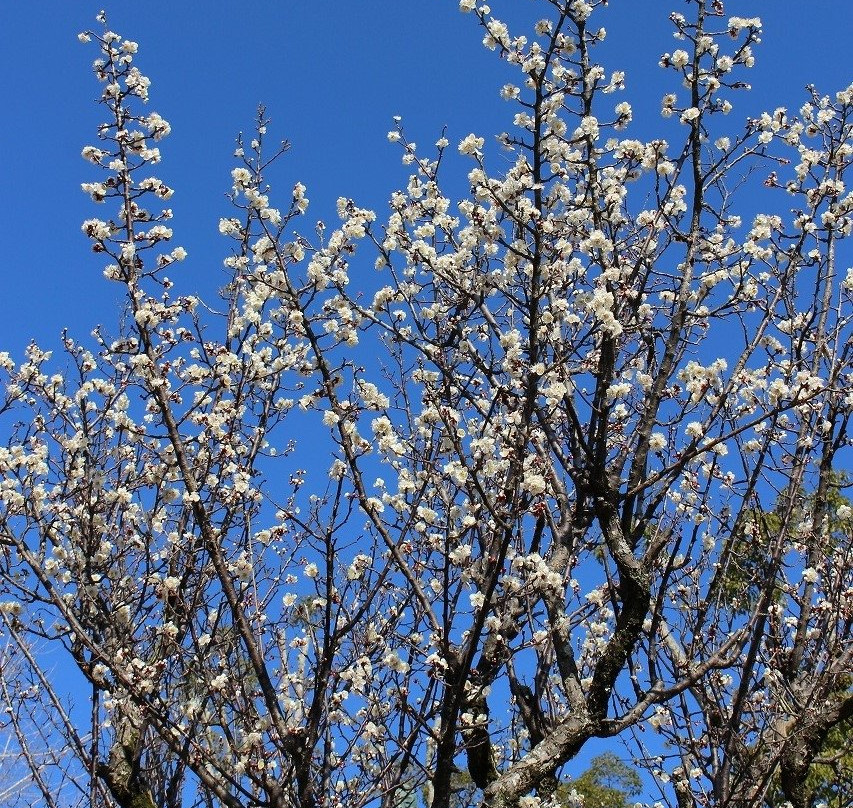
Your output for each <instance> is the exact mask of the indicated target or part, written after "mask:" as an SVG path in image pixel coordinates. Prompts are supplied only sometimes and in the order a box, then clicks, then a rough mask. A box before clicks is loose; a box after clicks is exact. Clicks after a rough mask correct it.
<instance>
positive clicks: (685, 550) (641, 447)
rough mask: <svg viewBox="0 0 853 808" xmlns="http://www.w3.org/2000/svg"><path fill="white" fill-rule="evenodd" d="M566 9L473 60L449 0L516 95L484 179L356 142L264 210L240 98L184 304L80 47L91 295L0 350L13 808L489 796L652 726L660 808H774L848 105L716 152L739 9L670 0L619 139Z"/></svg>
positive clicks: (822, 475)
mask: <svg viewBox="0 0 853 808" xmlns="http://www.w3.org/2000/svg"><path fill="white" fill-rule="evenodd" d="M602 4H603V3H602V2H582V0H572V2H561V1H560V0H548V1H545V0H542V2H539V3H538V9H539V12H538V13H539V14H540V15H541V18H540V19H538V20H536V19H533V20H532V21H531V24H530V26H529V29H528V30H524V31H512V30H509V28H508V26H507V25H506V24H504V23H503V22H501V21H500V20H499V19H497V18H496V17H495V16H493V13H492V11H491V10H490V9H489V8H488V7H486V6H485V5H482V6H477V5H476V4H475V3H474V2H473V0H462V2H461V3H460V7H461V9H462V10H463V11H467V12H469V13H470V15H471V17H472V18H473V21H474V23H475V24H479V25H480V26H481V28H482V30H483V35H484V44H485V45H486V47H488V48H489V49H491V50H493V51H494V52H495V54H496V56H499V57H500V58H502V59H504V60H505V61H506V62H507V63H508V64H509V65H510V66H511V67H512V68H513V69H515V71H516V75H517V80H516V82H515V83H514V84H507V85H506V86H504V87H503V89H502V91H501V94H502V96H503V98H504V99H505V100H506V101H507V102H508V104H509V105H510V107H511V110H512V111H511V112H510V113H509V115H510V118H511V121H512V127H511V128H510V129H509V130H508V131H507V132H506V133H503V134H500V135H499V136H498V138H497V141H498V144H499V145H500V146H502V147H503V149H504V151H503V152H502V153H500V154H493V150H492V143H491V141H490V142H489V144H488V145H487V143H486V139H485V137H484V136H483V135H482V134H480V133H471V134H469V135H467V136H466V137H464V138H463V139H462V140H461V141H459V142H458V143H456V144H454V146H453V147H451V145H450V143H449V141H448V140H447V139H446V138H444V137H442V138H441V139H440V140H439V141H438V142H437V144H436V145H435V147H434V148H431V149H430V150H428V151H427V152H424V151H421V150H418V149H417V148H416V147H415V144H413V143H412V142H410V141H409V140H408V138H407V136H406V133H405V130H404V128H403V125H402V123H401V122H397V124H396V125H395V128H394V129H393V131H392V132H390V133H389V139H390V140H391V141H392V142H396V143H398V144H399V147H400V148H401V150H402V154H403V162H404V163H405V165H407V166H409V167H410V170H411V177H410V179H409V181H408V184H407V185H406V187H405V188H403V189H401V190H400V191H398V192H396V193H394V194H393V195H392V197H391V200H390V212H389V213H388V214H387V216H386V217H385V218H384V220H383V222H382V223H380V220H379V218H378V215H377V214H376V213H375V212H373V211H371V210H368V209H365V208H362V207H360V206H359V205H358V202H357V201H356V200H350V199H345V198H342V199H340V200H338V206H337V212H338V215H339V218H340V222H338V223H335V225H328V226H327V225H324V224H322V223H320V224H318V225H317V226H316V227H315V228H312V227H310V226H306V225H304V224H303V222H304V218H303V217H304V214H305V212H306V209H307V207H308V198H307V189H306V188H305V187H304V186H303V185H302V184H301V183H296V184H295V185H294V186H293V191H292V193H287V194H285V195H284V197H283V198H282V197H279V201H278V202H276V194H275V193H274V192H273V190H272V188H271V187H270V185H269V184H268V183H269V180H270V178H271V177H272V176H273V175H274V173H275V172H277V171H279V170H281V167H280V165H276V166H275V167H273V164H274V163H275V162H276V160H277V158H278V157H280V156H281V155H282V153H283V152H284V151H285V146H275V147H273V148H272V149H270V148H269V146H268V142H267V141H268V134H269V133H268V121H267V119H266V117H265V115H264V113H263V112H261V113H260V115H259V118H258V122H257V127H256V133H255V134H254V136H253V137H251V138H249V139H247V140H246V141H243V140H240V142H239V143H238V150H237V153H236V163H237V165H236V167H235V168H234V169H233V170H232V172H231V178H232V183H233V189H232V195H231V201H232V203H233V206H234V209H233V213H232V215H231V216H229V217H227V218H224V219H222V221H221V222H220V227H219V229H220V231H221V233H222V234H223V235H224V236H225V237H226V238H228V239H229V240H230V241H229V243H230V251H229V253H228V256H227V258H226V260H225V265H226V269H227V272H228V282H227V285H226V286H225V288H224V290H223V293H222V300H221V301H208V302H204V301H202V300H199V299H198V298H197V297H195V296H193V295H191V294H188V293H186V290H184V291H183V292H180V293H176V291H175V289H176V286H175V282H174V281H173V280H172V279H171V275H172V273H173V271H174V270H176V269H177V266H176V265H177V264H178V263H179V262H181V261H182V260H183V259H184V258H185V257H186V253H185V251H184V250H183V249H182V248H180V247H173V246H171V242H172V239H173V231H172V226H171V222H170V221H169V220H170V218H171V212H170V211H169V210H168V209H164V208H163V203H164V202H165V201H166V200H168V199H169V197H170V196H171V194H172V189H171V188H170V187H169V186H168V185H167V183H166V181H164V180H161V179H159V178H158V177H156V176H154V174H153V171H154V167H155V165H156V163H157V162H158V161H159V158H160V152H159V144H160V142H161V141H162V140H163V139H164V138H165V137H166V136H167V135H168V134H169V131H170V127H169V124H168V123H167V121H165V120H164V119H163V118H162V117H161V116H160V115H159V114H157V113H156V112H153V111H150V110H149V109H148V108H147V107H145V102H146V101H147V99H148V91H149V81H148V79H147V78H146V77H145V76H144V75H143V74H142V73H140V72H139V70H138V68H137V66H136V54H137V45H136V43H134V42H132V41H130V40H125V39H123V38H122V37H121V36H120V35H118V34H116V33H114V32H112V31H110V30H109V29H108V28H107V27H106V24H105V21H104V20H103V19H101V21H102V22H104V30H103V31H102V32H100V33H88V34H84V35H82V38H83V39H84V40H87V41H94V43H95V44H96V45H97V46H98V47H99V48H100V51H101V56H100V58H99V60H98V61H97V62H96V63H95V73H96V75H97V77H98V79H99V80H100V81H101V82H102V83H103V87H104V90H103V95H102V98H101V101H102V110H103V111H104V114H105V122H104V123H103V124H102V125H101V126H100V127H99V129H98V142H97V144H96V145H93V146H87V147H86V148H85V149H84V150H83V156H84V157H85V158H86V159H87V160H88V161H89V162H90V164H91V167H90V170H91V171H92V172H93V173H94V174H95V177H94V178H93V180H92V181H91V182H86V183H85V184H84V185H83V188H84V190H85V191H86V192H87V193H89V194H90V195H91V197H92V199H93V200H94V201H95V202H97V203H100V204H101V206H102V209H103V211H104V212H103V213H102V214H101V215H100V216H99V217H98V218H92V219H88V220H87V221H85V222H84V223H83V231H84V233H85V234H86V236H87V237H88V238H89V239H90V240H91V243H92V248H93V250H94V252H95V253H96V254H97V255H98V256H99V257H101V258H102V259H104V263H105V269H104V275H105V276H106V278H107V280H108V281H109V282H112V283H114V284H117V285H118V286H119V287H120V288H121V289H122V290H123V291H124V292H125V293H126V294H125V305H124V309H123V311H122V312H121V313H120V314H119V316H117V317H116V318H115V322H114V324H113V325H111V326H103V327H99V328H98V329H96V331H95V332H94V337H93V339H92V341H91V342H89V343H86V344H84V343H80V342H77V341H76V340H75V339H73V338H72V336H70V335H65V336H64V338H63V355H62V358H61V359H60V358H59V357H52V356H51V354H50V352H49V351H46V350H43V349H42V348H40V347H38V346H36V345H31V346H30V348H29V349H28V351H27V356H26V357H25V358H24V360H23V361H21V362H15V361H13V360H12V358H10V357H9V356H8V355H5V354H3V355H2V357H0V359H2V367H3V373H4V374H5V377H6V378H5V387H4V399H3V402H2V412H3V418H4V424H5V428H6V434H7V435H8V443H7V446H6V448H5V449H2V450H0V474H2V477H0V544H2V548H3V553H2V556H0V581H2V583H0V587H2V590H3V598H4V599H3V601H2V609H0V610H2V614H3V616H4V622H3V625H4V633H5V634H6V636H7V638H8V640H9V642H11V643H12V644H13V645H14V646H16V647H17V649H18V652H19V655H20V658H21V659H24V660H25V661H26V669H27V672H26V674H25V677H24V679H25V680H26V681H33V682H39V683H40V685H39V689H38V691H37V694H38V697H39V698H40V699H42V704H43V705H44V706H45V707H46V708H47V709H48V711H50V709H51V708H52V709H53V713H52V715H51V719H50V730H51V736H52V738H53V739H54V746H53V748H54V749H55V750H62V753H63V754H62V756H61V757H59V756H58V755H57V756H56V757H54V758H51V759H49V760H48V761H47V763H48V764H49V765H41V764H38V765H35V766H33V777H34V781H33V782H34V784H35V787H36V788H37V789H40V790H41V793H42V796H43V799H44V801H45V802H46V804H48V805H50V804H52V803H51V802H50V800H51V799H55V797H51V796H50V795H52V794H56V793H57V791H56V789H57V786H58V785H62V783H61V778H62V777H64V776H67V777H69V778H72V779H73V783H74V785H75V786H77V784H80V785H79V787H76V788H66V789H64V792H63V798H64V797H65V795H67V797H68V801H69V804H75V803H76V804H81V805H82V804H85V805H91V806H120V807H121V808H179V807H181V808H183V807H184V806H207V807H208V808H214V806H216V808H219V807H220V806H225V807H226V808H238V807H240V808H242V807H243V806H269V808H285V807H286V808H291V807H293V808H297V806H298V808H321V807H325V806H329V807H330V808H331V806H346V807H347V808H360V806H365V807H366V806H406V808H408V807H409V806H410V805H429V806H431V808H449V806H451V805H453V806H461V805H472V806H488V807H489V808H510V807H512V808H516V806H518V808H533V806H548V805H555V804H560V803H564V802H565V799H566V796H567V794H568V797H569V798H570V799H571V800H575V801H576V802H579V795H581V791H579V790H578V789H575V792H574V795H575V796H572V791H571V789H570V788H569V789H568V791H567V786H568V785H569V783H570V781H568V780H567V777H568V776H569V775H570V774H571V773H572V771H571V761H572V760H573V758H575V756H576V755H577V754H578V752H579V751H580V750H581V749H583V748H584V747H585V746H587V744H589V743H590V742H594V741H595V740H596V739H602V738H603V739H607V738H614V739H615V738H617V737H627V736H628V735H629V733H630V732H633V733H635V734H636V733H640V732H643V733H644V739H647V738H650V737H652V736H651V733H650V730H653V729H655V728H657V729H661V730H662V731H663V735H664V738H663V739H662V740H661V741H660V742H659V743H658V742H657V741H655V742H648V741H647V742H646V749H645V752H644V755H645V756H646V757H648V758H654V761H653V763H652V768H653V773H654V775H655V777H656V781H657V786H658V787H659V788H660V791H661V794H662V797H661V799H663V800H666V801H668V802H669V804H671V805H673V806H675V805H677V806H679V808H687V807H688V806H700V805H707V804H709V802H710V803H713V804H714V805H716V806H731V807H732V808H735V807H737V808H747V807H749V808H759V807H760V806H762V805H763V804H764V802H765V798H766V797H767V795H768V793H769V790H770V789H776V788H779V789H781V790H782V792H783V793H784V797H785V799H787V800H789V801H790V802H791V803H792V805H793V806H794V807H795V808H805V807H806V806H807V805H809V798H810V788H811V787H810V785H809V776H810V773H813V772H814V771H816V770H815V766H817V765H826V750H827V744H829V745H830V746H829V748H832V744H833V743H834V741H833V740H832V739H833V738H834V737H835V735H834V734H833V733H837V732H839V731H841V729H842V728H843V727H844V726H847V724H845V721H846V720H847V719H848V718H849V715H850V710H851V706H853V699H851V696H850V695H849V690H848V689H847V688H848V686H849V680H848V678H847V676H848V675H849V671H850V669H851V655H853V650H852V649H853V645H851V641H850V621H851V597H852V596H853V563H851V552H853V551H851V547H850V541H849V524H850V507H849V505H847V504H844V503H841V502H840V501H839V500H838V496H839V491H838V482H837V481H838V477H837V470H838V469H841V468H844V466H845V464H849V448H850V437H849V419H850V414H851V411H853V393H851V390H853V366H851V352H853V348H851V339H850V337H851V331H853V329H851V319H850V318H851V294H853V271H851V270H847V269H845V268H842V265H841V263H840V262H841V261H842V260H843V259H842V257H841V256H843V255H845V254H849V247H848V246H847V245H846V242H845V239H847V238H848V237H849V234H850V231H851V218H850V211H851V206H853V197H851V194H850V193H849V192H848V191H847V189H846V187H845V184H844V183H845V180H844V175H845V173H846V172H847V170H848V168H849V165H850V155H851V149H853V146H851V137H850V134H851V114H853V88H847V89H844V90H842V91H840V92H838V93H837V94H835V95H831V96H823V95H820V94H819V93H818V91H817V90H810V92H809V95H808V97H807V98H806V99H805V104H804V106H803V107H802V108H801V109H800V110H799V111H797V112H796V113H789V112H787V111H786V110H783V109H776V110H773V111H770V112H768V113H766V114H764V115H761V116H760V117H759V118H756V119H754V120H749V121H747V122H746V124H745V125H744V126H742V127H741V128H738V127H739V124H738V123H737V122H736V115H729V116H728V117H726V113H729V112H730V110H731V109H732V104H733V103H734V102H736V100H737V93H738V92H739V91H740V90H742V89H743V88H744V87H745V78H746V76H747V75H748V71H749V68H750V67H751V66H752V64H753V62H754V58H755V57H754V54H753V46H754V45H755V44H756V43H757V42H758V41H759V35H760V30H761V26H760V20H758V19H757V18H742V17H727V16H725V15H724V12H723V3H722V2H720V0H714V1H713V2H711V1H710V0H691V1H690V2H687V3H682V4H681V12H683V13H674V14H673V15H672V16H671V19H672V22H673V24H674V26H675V29H676V34H677V37H678V43H677V44H678V45H679V47H678V48H677V49H676V50H674V51H673V52H672V53H666V54H664V55H663V57H662V58H661V60H660V64H661V66H662V68H663V69H665V70H666V71H668V72H669V74H670V75H671V77H672V92H671V93H670V94H668V95H666V96H665V97H664V99H663V104H662V112H663V114H664V118H667V119H669V120H665V121H664V122H663V123H662V124H661V132H662V133H664V134H665V135H666V139H664V138H663V137H658V138H654V139H649V140H638V139H633V138H631V137H630V135H629V134H628V131H629V129H630V124H631V119H632V111H631V106H630V104H629V103H628V102H627V101H624V100H621V97H620V96H621V93H622V91H623V85H624V80H625V77H624V75H623V74H622V73H621V72H619V71H615V72H614V71H612V70H610V69H605V67H603V66H600V65H599V64H598V63H597V62H596V46H597V44H598V43H599V42H600V41H601V40H602V39H603V38H604V36H605V33H604V31H603V29H600V28H599V26H598V25H597V23H596V22H595V12H596V8H597V6H599V5H602ZM530 6H531V9H532V8H533V7H534V6H533V4H530ZM495 13H498V12H497V11H496V12H495ZM460 165H462V166H463V167H462V170H463V171H464V172H466V173H467V178H468V183H469V185H470V194H469V195H467V196H466V197H465V198H464V199H461V200H458V199H452V198H450V197H449V196H447V195H446V194H445V192H444V191H443V190H442V188H443V187H447V183H446V182H445V180H444V175H445V174H446V173H448V172H451V173H452V172H455V171H457V170H459V167H460ZM845 251H847V253H845ZM373 267H375V272H374V270H373V269H372V268H373ZM367 268H370V274H369V273H368V272H367V271H366V269H367ZM368 274H369V277H368ZM351 275H353V277H352V278H351ZM803 492H809V493H808V494H807V495H805V494H804V493H803ZM838 526H843V527H838ZM845 531H846V532H845ZM738 576H740V577H738ZM733 581H741V582H742V589H743V591H742V592H741V593H736V592H733V591H732V582H733ZM31 648H35V649H38V652H29V651H28V649H31ZM48 651H49V652H50V653H51V654H52V655H53V656H50V657H48V656H47V652H48ZM28 654H29V655H28ZM59 658H61V659H62V660H63V662H62V664H63V665H65V666H66V671H67V670H70V669H71V668H73V670H74V671H76V673H77V674H78V675H79V676H80V677H81V678H82V680H83V681H85V688H84V689H83V690H80V689H79V688H78V691H79V692H85V698H87V699H89V703H88V704H85V706H84V707H83V709H81V705H80V703H79V700H78V703H77V704H76V705H75V708H74V709H73V710H71V711H67V710H66V711H62V710H61V709H60V708H61V706H62V704H63V703H64V702H63V699H64V698H65V697H66V695H67V694H66V693H65V690H66V689H67V684H66V682H67V678H66V674H58V673H57V672H58V671H59V670H60V669H59V668H57V667H56V666H55V665H54V663H53V662H52V661H51V660H54V659H59ZM3 676H4V679H5V681H6V685H7V690H6V691H5V692H6V693H7V694H11V695H9V696H7V698H8V699H9V703H10V704H14V703H15V698H14V691H13V689H9V688H14V686H15V682H16V681H19V680H21V679H20V676H19V674H17V673H15V674H13V679H14V681H9V677H8V675H7V673H6V670H5V669H4V673H3ZM664 740H666V741H668V745H665V744H664ZM39 777H41V779H40V780H39ZM774 778H778V779H774ZM625 782H628V781H625ZM776 783H778V786H777V785H776ZM588 785H590V786H593V785H596V783H595V782H591V783H588ZM598 785H600V783H599V784H598ZM630 785H631V788H632V789H633V780H631V781H630ZM622 790H623V791H624V790H625V789H622ZM774 793H775V792H774ZM592 794H593V791H589V793H588V794H587V798H588V799H591V797H590V795H592ZM611 797H614V798H617V799H618V794H615V793H613V792H611V791H607V790H606V787H605V792H604V793H603V795H602V797H601V798H602V799H605V798H606V799H610V798H611ZM592 799H594V798H592Z"/></svg>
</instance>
